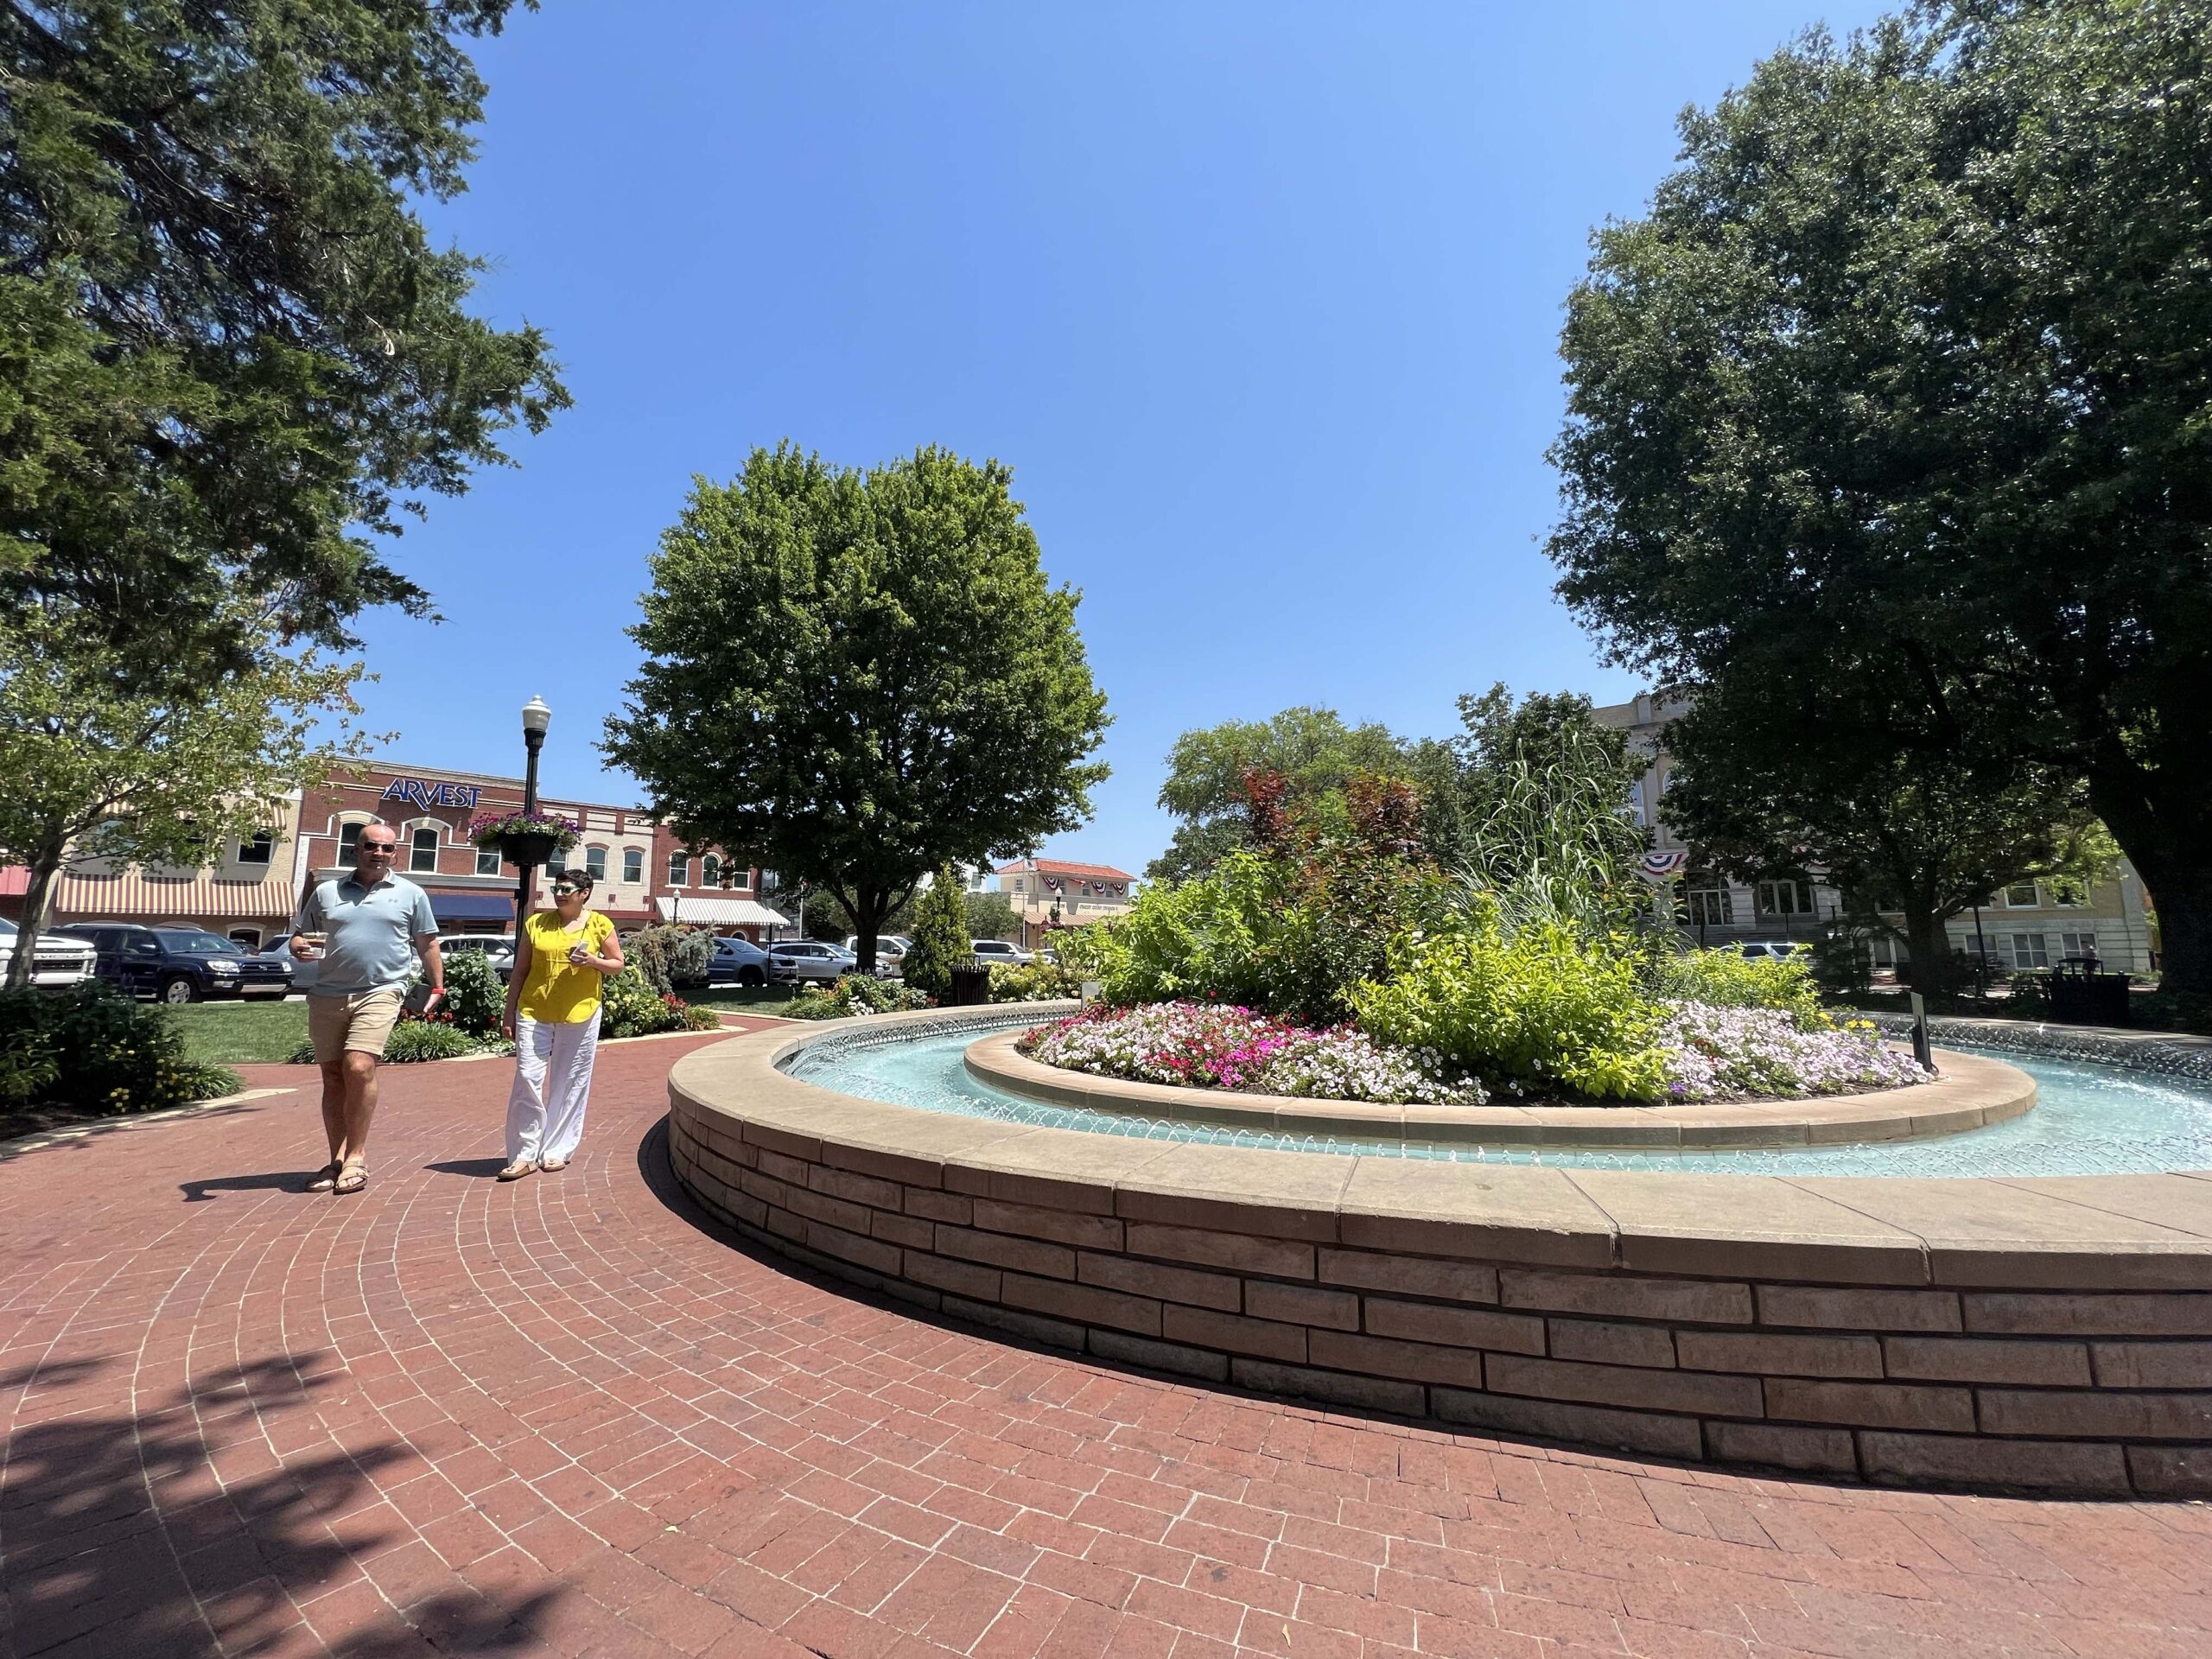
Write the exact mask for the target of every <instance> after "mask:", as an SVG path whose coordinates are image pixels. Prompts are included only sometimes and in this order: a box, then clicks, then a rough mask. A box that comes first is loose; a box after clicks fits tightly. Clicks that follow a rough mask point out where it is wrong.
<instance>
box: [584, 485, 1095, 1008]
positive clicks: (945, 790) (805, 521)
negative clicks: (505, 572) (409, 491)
mask: <svg viewBox="0 0 2212 1659" xmlns="http://www.w3.org/2000/svg"><path fill="white" fill-rule="evenodd" d="M1011 482H1012V475H1011V474H1010V473H1009V472H1008V471H1007V468H1005V467H1001V465H999V464H998V463H997V462H996V461H987V462H985V463H983V464H982V465H980V466H979V465H976V464H974V463H971V462H969V461H963V460H962V459H960V458H959V457H958V456H957V455H954V454H950V453H949V452H947V451H945V450H943V449H938V448H925V449H920V450H918V451H916V452H915V454H913V455H912V456H910V457H908V458H906V459H904V460H901V461H893V462H891V463H890V464H888V465H886V466H882V467H873V468H870V469H868V470H866V471H859V470H854V469H850V468H845V467H832V466H830V465H829V464H827V463H825V462H823V461H822V460H821V459H820V458H819V457H817V456H814V455H810V454H801V453H800V452H799V451H798V450H797V449H795V448H792V447H791V446H790V445H789V444H785V445H783V446H780V447H779V448H777V449H775V450H773V451H769V450H766V449H760V450H755V451H754V452H753V455H752V457H751V458H750V459H749V460H748V461H747V462H746V465H745V469H744V471H743V472H742V473H741V474H739V475H738V476H737V478H736V479H735V480H733V481H732V482H731V483H729V484H727V485H718V484H713V483H709V482H708V481H707V480H703V479H702V480H698V481H697V482H696V485H695V486H694V488H693V490H692V494H691V499H690V503H689V504H688V505H687V506H686V507H685V509H684V512H683V517H682V518H681V519H680V520H679V521H678V522H677V524H675V525H674V526H673V527H672V528H671V529H670V530H669V531H667V532H666V533H665V534H664V535H663V537H661V543H660V550H659V551H658V553H657V554H656V555H655V556H654V557H653V560H652V576H653V586H652V590H651V591H650V592H648V593H647V594H645V620H643V621H642V622H641V623H639V625H638V626H636V627H635V628H633V629H632V631H631V632H632V637H634V638H635V639H636V640H637V641H638V643H639V645H641V646H643V647H644V649H645V664H644V666H643V667H642V668H641V669H640V670H639V674H638V677H637V678H636V679H634V680H633V681H632V682H631V683H630V686H629V702H628V706H627V708H626V710H625V712H623V713H622V714H620V715H616V716H614V717H613V718H611V719H610V720H609V721H607V742H606V749H607V754H608V755H609V757H610V758H612V759H613V760H615V761H616V762H617V763H618V764H620V765H621V766H626V767H627V768H628V769H629V770H630V771H631V772H633V773H634V774H635V775H636V776H637V777H638V778H639V779H641V780H642V781H643V782H644V784H645V787H646V789H647V791H649V792H650V794H651V796H652V802H653V805H654V809H655V810H656V811H657V812H658V813H659V814H660V816H661V817H664V818H665V819H666V820H668V821H669V822H671V823H673V824H674V825H675V826H676V827H677V830H678V832H679V833H680V834H682V835H683V836H686V837H687V838H689V839H690V840H692V841H694V842H700V843H705V842H719V843H720V844H721V845H722V846H725V847H729V848H733V849H735V848H744V849H747V850H748V851H750V852H751V853H753V855H755V856H756V857H757V858H758V859H759V861H760V862H761V863H764V864H766V865H770V866H772V867H773V868H776V869H777V870H779V871H780V872H782V873H783V874H784V876H785V879H786V880H791V879H794V878H804V879H806V880H811V881H812V882H813V883H814V884H815V886H816V887H817V888H818V889H820V890H822V891H823V892H825V893H828V894H829V896H830V897H831V898H832V899H834V900H835V901H836V904H837V905H838V906H839V907H840V908H841V909H842V911H843V912H844V913H845V916H846V918H847V919H848V921H849V922H850V924H851V925H852V931H854V932H855V933H856V934H858V935H859V936H860V941H861V943H860V946H859V951H860V957H861V966H862V967H863V968H867V967H871V966H873V964H874V955H875V940H876V936H877V934H878V933H879V932H880V931H882V927H883V922H884V918H886V917H887V916H888V915H889V914H890V913H891V912H893V910H894V909H895V908H897V906H899V904H900V903H901V902H902V901H903V900H905V899H906V897H907V896H908V895H909V894H910V893H912V891H913V889H914V887H915V885H916V883H917V882H918V880H920V878H921V876H922V875H923V874H924V873H925V871H928V870H931V869H932V868H936V867H938V866H939V865H942V864H945V863H948V862H950V863H956V864H974V863H977V862H980V861H982V860H984V859H986V858H988V857H991V856H993V855H1008V854H1014V853H1018V852H1024V851H1027V850H1028V849H1031V848H1033V847H1034V846H1035V844H1036V843H1037V842H1039V840H1041V839H1042V838H1043V837H1044V836H1047V835H1050V834H1052V833H1053V832H1055V831H1057V830H1063V829H1072V828H1073V827H1075V825H1077V823H1081V822H1082V821H1083V820H1084V818H1085V817H1088V816H1089V815H1090V788H1091V786H1092V785H1094V784H1096V783H1097V782H1098V781H1099V780H1100V779H1103V777H1104V776H1105V775H1106V768H1105V767H1104V766H1103V765H1100V764H1098V763H1096V762H1095V761H1093V760H1090V758H1089V757H1090V754H1091V753H1092V752H1093V751H1094V750H1096V747H1098V741H1099V738H1100V736H1101V734H1103V730H1104V728H1105V726H1106V700H1105V698H1104V697H1103V696H1102V695H1101V694H1100V693H1099V692H1098V690H1096V687H1095V686H1093V684H1092V683H1091V678H1090V664H1089V662H1088V660H1087V658H1085V656H1084V649H1083V639H1082V637H1081V635H1079V634H1078V633H1077V632H1076V626H1075V612H1076V605H1077V599H1078V597H1079V596H1078V595H1077V594H1076V593H1074V592H1073V591H1071V589H1069V588H1054V587H1052V585H1051V583H1050V582H1049V580H1048V579H1047V577H1046V575H1045V572H1044V569H1042V567H1041V566H1040V565H1039V556H1038V548H1037V537H1036V536H1035V534H1034V533H1033V531H1031V530H1030V528H1029V525H1028V524H1027V521H1026V520H1025V518H1023V516H1022V511H1021V505H1020V503H1019V502H1017V501H1015V500H1014V498H1013V496H1012V494H1011V493H1010V489H1009V486H1010V484H1011Z"/></svg>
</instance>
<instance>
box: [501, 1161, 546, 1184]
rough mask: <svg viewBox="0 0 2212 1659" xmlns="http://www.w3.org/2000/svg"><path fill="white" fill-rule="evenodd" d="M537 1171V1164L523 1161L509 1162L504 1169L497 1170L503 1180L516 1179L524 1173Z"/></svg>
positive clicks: (528, 1173)
mask: <svg viewBox="0 0 2212 1659" xmlns="http://www.w3.org/2000/svg"><path fill="white" fill-rule="evenodd" d="M535 1174H537V1165H536V1164H533V1163H530V1162H528V1161H524V1162H522V1163H518V1164H509V1165H508V1166H506V1167H505V1169H503V1170H501V1171H500V1172H499V1179H501V1180H503V1181H518V1180H520V1179H522V1178H523V1177H524V1176H525V1175H535Z"/></svg>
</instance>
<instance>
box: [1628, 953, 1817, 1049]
mask: <svg viewBox="0 0 2212 1659" xmlns="http://www.w3.org/2000/svg"><path fill="white" fill-rule="evenodd" d="M1646 982H1647V983H1648V984H1649V987H1650V989H1651V994H1652V995H1655V996H1662V997H1665V998H1667V999H1669V1001H1675V1002H1707V1003H1710V1004H1712V1005H1713V1007H1719V1008H1780V1009H1782V1010H1783V1012H1784V1013H1786V1014H1789V1015H1790V1016H1791V1018H1793V1019H1795V1020H1796V1022H1797V1026H1798V1029H1800V1030H1801V1031H1822V1030H1826V1029H1827V1028H1828V1027H1831V1026H1832V1025H1833V1024H1834V1021H1833V1020H1830V1019H1829V1018H1828V1017H1827V1014H1825V1013H1823V1012H1822V1011H1821V988H1820V987H1819V985H1817V984H1816V983H1815V982H1814V979H1813V976H1812V973H1811V971H1810V969H1809V968H1808V964H1807V963H1805V962H1804V961H1803V959H1802V958H1801V957H1787V958H1783V957H1746V956H1742V955H1739V954H1738V952H1736V951H1733V950H1662V951H1661V952H1660V953H1658V954H1656V955H1655V956H1654V957H1652V958H1651V965H1650V968H1649V972H1648V975H1647V980H1646Z"/></svg>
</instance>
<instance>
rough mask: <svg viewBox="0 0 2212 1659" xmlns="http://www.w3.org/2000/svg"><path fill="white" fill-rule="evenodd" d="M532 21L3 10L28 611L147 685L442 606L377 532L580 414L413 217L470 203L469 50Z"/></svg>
mask: <svg viewBox="0 0 2212 1659" xmlns="http://www.w3.org/2000/svg"><path fill="white" fill-rule="evenodd" d="M510 3H511V0H437V3H435V4H423V3H416V4H406V5H398V6H391V5H385V6H372V5H309V6H301V5H296V4H291V3H287V0H233V3H228V4H226V5H223V6H219V7H217V6H207V5H200V4H194V3H188V0H148V3H143V4H134V5H130V6H127V7H123V6H112V5H95V4H88V3H81V0H48V3H41V4H38V5H22V4H10V5H7V6H4V7H0V87H4V93H3V94H0V252H3V254H4V257H0V596H4V598H5V600H6V601H8V603H7V606H6V607H5V608H9V609H15V608H20V607H25V606H30V605H36V606H41V607H47V608H48V609H49V610H51V609H53V608H54V607H60V608H61V609H63V610H75V611H79V612H82V613H85V614H86V616H88V617H89V618H90V619H92V627H93V630H94V632H96V633H97V634H98V636H99V639H100V641H101V644H102V645H103V647H104V648H105V649H108V650H110V651H111V652H116V653H119V654H118V655H116V656H113V657H111V659H110V664H109V665H110V667H111V669H120V670H122V671H126V672H130V673H131V674H133V675H136V676H137V677H141V678H159V677H163V676H179V675H181V676H187V677H188V676H191V675H194V674H198V673H201V672H205V671H212V670H215V669H220V668H223V667H232V668H245V667H248V666H249V665H250V664H251V663H252V661H253V658H254V656H255V652H256V650H257V646H256V645H255V643H254V634H253V631H254V628H255V626H256V623H257V618H266V619H268V620H271V621H273V622H274V623H275V624H276V626H277V629H278V631H279V632H280V634H281V635H282V636H283V637H285V638H288V639H298V638H301V637H306V638H308V639H316V640H320V641H321V642H322V643H324V644H326V645H346V644H348V643H350V641H349V639H348V634H349V631H350V630H349V626H348V624H349V620H350V619H351V618H353V616H354V615H355V614H357V613H359V611H360V610H361V609H362V608H364V607H369V606H375V605H384V604H394V605H398V606H402V607H405V608H407V609H408V610H410V611H414V612H417V613H421V612H423V611H425V610H426V609H427V607H428V605H429V597H428V595H427V594H425V593H424V592H423V590H422V588H419V587H418V586H416V583H415V582H413V581H412V580H410V578H408V577H407V576H404V575H401V574H400V573H399V572H398V571H397V570H396V569H394V568H393V567H392V566H391V564H389V563H386V561H385V556H384V555H383V553H382V552H381V551H380V550H378V544H377V541H376V538H377V537H379V536H382V535H386V534H389V533H391V532H394V531H396V530H397V528H398V518H399V516H400V515H401V514H403V513H405V512H419V511H420V510H421V506H422V502H423V499H424V497H425V496H426V494H429V493H448V494H450V493H458V492H459V491H461V489H463V488H464V487H466V484H467V476H468V474H469V472H470V470H471V469H472V468H474V467H479V466H481V465H485V464H486V463H493V462H498V461H502V460H504V459H505V456H504V454H503V452H502V450H501V448H500V447H499V445H500V440H501V435H502V433H503V432H504V431H505V430H506V429H509V428H511V427H512V426H514V425H516V424H518V423H519V424H521V425H524V426H525V427H527V428H529V429H533V430H534V429H537V428H539V427H541V426H542V425H543V424H544V423H545V421H546V420H547V418H548V417H549V416H550V414H551V412H552V411H554V410H556V409H559V408H561V407H563V406H564V405H565V404H567V403H568V401H569V399H568V394H567V393H566V391H563V388H562V386H561V384H560V382H559V380H558V379H557V378H556V373H555V367H554V365H553V363H552V361H551V359H550V357H549V355H548V352H547V345H546V341H545V340H544V339H543V336H542V335H540V334H538V332H537V330H536V329H534V328H531V327H521V328H518V329H512V330H502V329H499V328H495V327H492V326H491V325H490V324H488V323H486V321H483V320H482V319H480V318H479V317H477V316H475V315H471V314H470V313H469V312H468V310H467V308H466V304H467V299H468V296H469V292H470V289H471V286H472V284H473V283H474V277H475V274H476V272H477V270H479V268H480V267H479V264H478V262H477V261H475V260H474V259H472V258H470V257H468V256H467V255H466V254H464V253H462V252H461V251H457V250H454V249H450V248H448V249H445V250H442V251H440V250H437V249H435V248H433V247H432V245H431V244H430V241H429V235H428V233H427V232H425V230H424V228H423V224H422V222H421V220H420V219H418V218H417V217H416V213H415V211H414V207H415V203H416V200H419V199H423V198H429V199H433V200H442V199H444V198H447V197H449V196H451V195H453V194H454V193H456V192H457V191H459V190H460V189H461V188H462V173H463V169H464V168H465V167H466V165H467V162H468V161H469V160H470V159H471V157H472V155H473V151H474V145H473V141H472V140H471V138H470V137H469V136H468V129H469V128H470V127H471V126H472V125H473V124H474V123H475V122H476V121H477V120H478V119H479V118H480V115H481V112H482V104H483V98H484V91H485V88H484V86H483V83H482V82H481V80H480V79H479V78H478V77H477V74H476V73H475V70H474V67H473V66H472V64H471V62H470V60H469V58H468V56H467V53H466V51H465V50H464V49H463V42H465V41H467V40H468V39H469V38H471V37H474V36H476V35H482V34H485V33H487V32H494V31H496V30H497V29H499V26H500V24H501V22H503V20H504V18H505V15H506V12H507V10H508V9H509V5H510ZM240 598H244V599H245V600H247V601H250V603H248V604H245V605H240V604H237V603H233V602H232V601H235V600H238V599H240Z"/></svg>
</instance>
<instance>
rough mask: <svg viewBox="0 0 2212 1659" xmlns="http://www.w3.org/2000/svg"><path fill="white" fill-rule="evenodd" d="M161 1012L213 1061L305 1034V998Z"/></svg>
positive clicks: (718, 1003) (263, 1057)
mask: <svg viewBox="0 0 2212 1659" xmlns="http://www.w3.org/2000/svg"><path fill="white" fill-rule="evenodd" d="M683 1000H684V1001H687V1002H696V1003H700V1004H702V1005H704V1006H705V1007H709V1008H732V1009H754V1010H757V1011H759V1012H760V1013H762V1014H774V1013H776V1012H778V1011H779V1009H780V1008H781V1007H782V1006H783V1005H784V1004H785V1003H786V1002H788V1001H791V987H789V986H787V985H763V986H760V987H759V988H755V989H751V990H745V989H741V988H738V987H736V986H734V985H724V986H717V987H716V988H715V989H713V990H711V991H701V992H699V993H697V994H696V995H691V996H687V997H685V998H684V999H683ZM161 1013H162V1017H163V1018H164V1019H168V1020H174V1021H175V1023H176V1025H177V1027H178V1028H179V1029H181V1031H182V1032H183V1033H184V1052H185V1054H186V1056H187V1057H188V1058H191V1059H195V1060H212V1061H213V1062H214V1063H215V1064H216V1065H256V1064H257V1063H259V1062H262V1061H269V1060H288V1059H289V1058H291V1057H292V1051H293V1050H294V1049H296V1048H297V1047H298V1046H300V1045H301V1044H302V1043H304V1042H305V1041H307V1039H308V1005H307V1004H306V1003H304V1002H192V1003H188V1004H186V1005H185V1006H183V1007H175V1008H170V1007H164V1008H162V1010H161Z"/></svg>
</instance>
